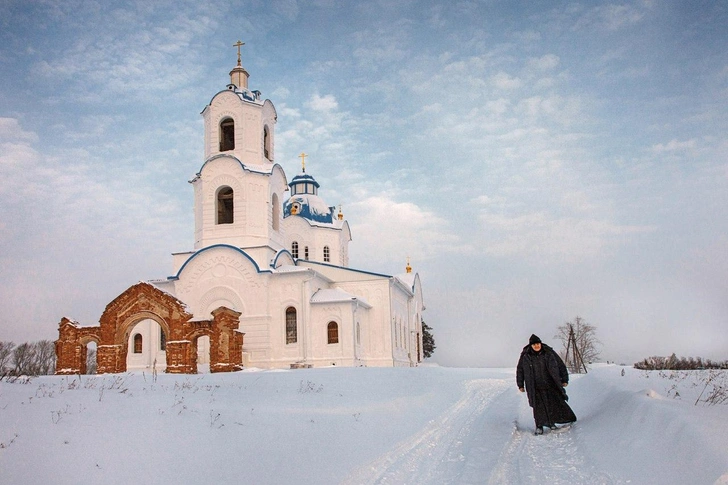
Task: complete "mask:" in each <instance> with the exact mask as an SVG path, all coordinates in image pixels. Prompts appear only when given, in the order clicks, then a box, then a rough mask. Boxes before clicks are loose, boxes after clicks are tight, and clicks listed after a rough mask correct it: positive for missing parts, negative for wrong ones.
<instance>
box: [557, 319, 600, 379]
mask: <svg viewBox="0 0 728 485" xmlns="http://www.w3.org/2000/svg"><path fill="white" fill-rule="evenodd" d="M554 338H556V339H559V340H561V343H562V344H563V351H562V352H561V356H562V358H563V359H564V361H567V365H569V363H570V364H571V365H569V367H570V369H569V370H571V371H572V372H580V368H581V366H582V365H583V364H588V363H591V362H594V361H595V360H596V359H597V358H598V357H599V353H600V350H599V348H598V347H599V346H600V345H601V342H600V341H599V339H597V328H596V327H595V326H594V325H591V324H589V323H587V322H586V321H585V320H584V319H583V318H581V317H579V316H577V317H576V318H575V319H574V321H573V322H566V323H565V324H564V325H561V326H559V327H558V333H557V334H556V335H555V336H554ZM572 352H573V354H572ZM570 355H571V356H572V357H571V358H570ZM574 355H576V356H577V357H576V358H573V356H574ZM577 360H580V361H581V362H576V361H577Z"/></svg>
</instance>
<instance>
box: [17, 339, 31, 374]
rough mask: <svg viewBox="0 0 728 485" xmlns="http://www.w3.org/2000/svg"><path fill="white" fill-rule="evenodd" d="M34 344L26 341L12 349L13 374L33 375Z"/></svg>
mask: <svg viewBox="0 0 728 485" xmlns="http://www.w3.org/2000/svg"><path fill="white" fill-rule="evenodd" d="M34 347H35V346H34V345H32V344H29V343H28V342H25V343H22V344H20V345H18V346H17V347H15V348H14V349H13V371H12V372H13V374H14V375H16V376H21V375H34V374H35V370H34V369H33V364H34V361H35V355H34V354H35V348H34Z"/></svg>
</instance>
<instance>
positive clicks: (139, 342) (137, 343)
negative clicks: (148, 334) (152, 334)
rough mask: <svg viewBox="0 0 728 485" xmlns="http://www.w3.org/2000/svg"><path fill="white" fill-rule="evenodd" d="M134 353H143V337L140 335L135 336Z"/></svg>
mask: <svg viewBox="0 0 728 485" xmlns="http://www.w3.org/2000/svg"><path fill="white" fill-rule="evenodd" d="M134 353H135V354H141V353H142V335H141V334H140V333H137V334H135V335H134Z"/></svg>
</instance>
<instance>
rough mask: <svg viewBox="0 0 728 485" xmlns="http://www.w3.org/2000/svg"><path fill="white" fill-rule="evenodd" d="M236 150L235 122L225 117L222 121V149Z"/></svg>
mask: <svg viewBox="0 0 728 485" xmlns="http://www.w3.org/2000/svg"><path fill="white" fill-rule="evenodd" d="M229 150H235V122H234V121H233V120H232V119H231V118H225V119H224V120H222V121H221V122H220V151H221V152H227V151H229Z"/></svg>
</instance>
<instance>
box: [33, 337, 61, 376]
mask: <svg viewBox="0 0 728 485" xmlns="http://www.w3.org/2000/svg"><path fill="white" fill-rule="evenodd" d="M34 345H35V366H34V367H35V370H36V372H37V373H38V375H48V374H53V373H54V372H55V371H56V346H55V344H54V343H53V342H52V341H50V340H39V341H37V342H35V344H34Z"/></svg>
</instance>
